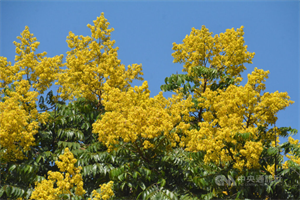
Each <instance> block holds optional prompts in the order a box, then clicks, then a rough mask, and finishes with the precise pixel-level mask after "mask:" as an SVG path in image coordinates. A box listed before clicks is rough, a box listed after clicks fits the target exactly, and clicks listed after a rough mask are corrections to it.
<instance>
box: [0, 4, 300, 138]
mask: <svg viewBox="0 0 300 200" xmlns="http://www.w3.org/2000/svg"><path fill="white" fill-rule="evenodd" d="M299 10H300V4H299V1H253V2H251V1H245V2H242V1H224V2H223V1H187V2H184V1H162V2H160V1H153V2H151V1H141V2H140V1H129V2H123V1H75V2H71V1H63V2H59V1H53V2H51V1H25V2H24V1H13V0H10V1H3V0H2V1H0V17H1V19H0V20H1V21H0V23H1V26H0V56H5V57H7V58H8V60H9V61H12V63H14V56H15V46H14V45H13V41H15V40H16V37H17V36H19V35H20V33H21V32H22V31H23V30H24V28H25V26H26V25H27V26H29V28H30V32H32V33H34V35H35V36H36V37H37V39H38V41H39V42H40V43H41V44H40V46H39V49H38V52H43V51H47V52H48V56H50V57H52V56H55V55H59V54H64V55H66V52H67V51H68V50H69V49H68V46H67V43H66V36H67V35H68V33H69V31H72V32H73V33H75V34H76V35H84V36H86V35H90V32H89V28H87V27H86V25H87V24H88V23H90V24H92V23H93V20H95V19H96V18H97V16H100V13H101V12H104V13H105V18H107V19H108V21H109V22H110V24H111V27H113V28H114V29H115V31H114V32H113V33H112V39H114V40H116V45H115V46H118V47H119V48H120V50H119V51H118V54H119V58H120V59H121V61H122V63H123V64H125V65H126V66H127V65H129V64H133V63H138V64H139V63H142V65H143V72H144V79H145V80H147V81H148V84H149V89H150V91H151V96H154V95H156V94H157V93H158V92H159V91H160V85H162V84H164V78H165V77H167V76H170V75H171V74H172V73H176V71H178V73H180V72H181V70H182V64H173V57H172V56H171V54H172V52H173V50H172V43H173V42H176V43H181V42H182V40H183V38H184V37H185V36H186V35H187V34H189V33H190V31H191V28H192V27H195V28H197V29H200V28H201V26H202V25H205V26H206V27H207V28H208V29H209V30H210V31H212V32H213V33H214V34H219V33H221V32H224V31H225V30H226V29H228V28H229V29H230V28H232V27H234V28H239V27H240V26H241V25H243V26H244V27H245V28H244V31H245V35H244V37H245V42H246V44H247V45H248V50H249V51H250V52H255V53H256V55H255V57H254V59H253V64H252V65H247V68H248V69H247V71H245V72H244V73H243V74H242V75H243V78H244V80H245V81H246V77H247V74H248V73H250V72H251V71H253V69H254V67H257V68H259V69H264V70H270V74H269V79H268V80H267V83H266V86H267V89H266V91H268V92H275V91H277V90H278V91H279V92H285V91H286V92H288V94H289V95H290V97H291V99H292V100H293V101H295V103H294V104H293V105H292V106H290V107H289V108H287V109H286V110H284V111H280V112H279V114H278V117H279V120H278V122H277V126H279V127H281V126H291V127H292V128H296V129H298V130H299V100H300V99H299ZM245 81H243V83H245ZM135 84H138V85H140V84H141V82H135ZM299 135H300V134H298V136H296V138H299ZM283 141H285V140H283Z"/></svg>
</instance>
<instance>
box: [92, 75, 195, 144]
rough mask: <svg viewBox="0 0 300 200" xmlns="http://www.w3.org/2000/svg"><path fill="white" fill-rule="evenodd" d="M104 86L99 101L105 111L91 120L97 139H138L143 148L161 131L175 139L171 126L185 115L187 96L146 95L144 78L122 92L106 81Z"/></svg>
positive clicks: (174, 142) (160, 133)
mask: <svg viewBox="0 0 300 200" xmlns="http://www.w3.org/2000/svg"><path fill="white" fill-rule="evenodd" d="M105 89H106V91H107V92H106V95H105V96H103V98H104V99H103V100H104V101H103V104H104V106H105V108H106V110H107V112H106V113H105V114H104V115H103V117H102V118H101V120H98V121H96V122H95V123H94V124H93V132H94V133H97V134H98V136H99V141H100V142H103V143H105V144H106V145H107V146H108V147H109V146H110V145H111V144H117V143H118V142H119V139H120V138H122V139H123V140H124V142H131V143H134V142H135V141H136V140H138V139H139V140H140V139H142V141H143V147H144V148H145V149H148V148H154V144H152V143H151V141H150V140H151V139H153V138H156V137H159V136H162V135H164V136H166V137H167V138H168V139H169V140H170V141H171V143H172V146H175V145H176V142H179V140H180V138H179V136H178V135H177V134H176V133H175V132H171V130H172V129H173V128H174V126H175V125H176V124H177V123H180V122H181V121H182V117H183V116H185V118H188V115H189V110H188V108H189V107H191V106H192V105H193V103H192V102H191V99H187V100H182V98H183V97H182V96H181V95H177V96H175V95H174V96H173V97H172V98H170V99H166V98H164V97H163V94H162V93H159V94H158V95H157V96H155V97H154V98H150V91H149V90H148V84H147V82H146V81H145V82H144V83H143V85H142V86H140V87H137V86H135V87H134V88H129V89H128V91H123V92H122V91H120V90H119V89H118V88H110V87H109V86H108V85H106V87H105Z"/></svg>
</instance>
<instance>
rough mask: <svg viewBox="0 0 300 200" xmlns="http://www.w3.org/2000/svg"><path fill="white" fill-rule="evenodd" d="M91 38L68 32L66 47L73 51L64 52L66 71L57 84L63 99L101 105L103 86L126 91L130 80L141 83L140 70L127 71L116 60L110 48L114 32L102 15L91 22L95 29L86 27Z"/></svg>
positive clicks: (113, 51)
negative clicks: (80, 98) (96, 102)
mask: <svg viewBox="0 0 300 200" xmlns="http://www.w3.org/2000/svg"><path fill="white" fill-rule="evenodd" d="M87 26H88V28H89V29H90V30H91V36H86V37H84V36H75V34H74V33H72V32H70V33H69V36H68V37H67V43H68V46H69V48H71V49H72V50H71V51H69V52H67V58H66V67H67V68H66V69H65V70H63V71H62V73H61V74H60V75H59V79H58V82H57V84H58V85H61V86H62V87H61V88H60V89H59V92H60V93H61V95H60V96H61V97H62V98H63V99H73V98H74V97H84V98H86V99H89V100H98V101H101V98H102V95H103V84H104V83H107V84H109V85H110V86H111V87H116V88H119V89H121V90H124V89H125V88H127V87H129V84H130V83H131V82H132V80H133V79H138V80H142V78H141V77H139V75H143V73H142V72H141V70H142V66H141V65H138V64H133V65H131V66H130V65H129V66H128V67H127V70H126V69H125V66H124V65H123V64H121V61H120V60H119V59H118V53H117V51H118V47H116V48H113V45H114V43H115V41H114V40H111V39H110V35H111V32H112V31H113V30H114V29H113V28H111V29H109V28H108V26H109V22H107V19H105V17H104V13H101V16H100V17H98V18H97V19H96V20H94V26H92V25H90V24H88V25H87Z"/></svg>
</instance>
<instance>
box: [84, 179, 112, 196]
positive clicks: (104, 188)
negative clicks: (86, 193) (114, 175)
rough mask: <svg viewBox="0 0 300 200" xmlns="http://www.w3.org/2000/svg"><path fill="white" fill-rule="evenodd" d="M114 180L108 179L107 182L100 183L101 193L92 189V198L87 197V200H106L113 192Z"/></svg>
mask: <svg viewBox="0 0 300 200" xmlns="http://www.w3.org/2000/svg"><path fill="white" fill-rule="evenodd" d="M113 184H114V182H113V181H109V182H108V183H107V184H103V185H100V188H101V193H98V192H97V191H96V190H93V192H92V195H93V198H92V199H91V198H88V200H101V199H103V200H108V199H110V198H111V197H112V196H114V192H113V190H112V187H113Z"/></svg>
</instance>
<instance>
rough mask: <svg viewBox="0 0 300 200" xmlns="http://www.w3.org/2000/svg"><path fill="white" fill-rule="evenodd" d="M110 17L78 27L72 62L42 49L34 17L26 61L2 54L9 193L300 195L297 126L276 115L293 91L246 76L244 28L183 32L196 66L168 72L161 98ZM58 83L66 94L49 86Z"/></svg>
mask: <svg viewBox="0 0 300 200" xmlns="http://www.w3.org/2000/svg"><path fill="white" fill-rule="evenodd" d="M108 26H109V23H108V22H107V20H106V19H105V17H104V14H103V13H102V14H101V16H100V17H98V18H97V19H96V20H95V21H94V26H92V25H88V28H89V29H90V30H91V35H90V36H86V37H84V36H75V34H74V33H72V32H70V33H69V36H68V37H67V43H68V45H69V47H70V49H71V50H70V51H68V52H67V57H66V62H65V63H63V61H62V58H63V56H62V55H61V56H55V57H53V58H47V57H45V56H46V52H44V53H40V54H37V53H35V51H36V49H37V48H38V45H39V43H38V42H37V39H36V38H35V37H33V34H32V33H30V32H29V28H28V27H25V30H24V31H23V32H22V33H21V37H18V39H19V40H20V41H21V42H20V43H17V42H15V43H14V44H15V45H16V53H17V56H16V59H15V64H14V65H11V63H10V62H7V59H6V58H4V57H1V58H0V69H1V70H0V87H1V88H0V89H1V91H0V94H1V95H0V97H1V99H0V100H1V102H0V116H1V118H0V136H1V137H0V155H1V157H0V162H1V166H0V170H1V171H0V173H1V179H0V197H1V198H15V199H16V198H20V199H29V198H31V199H46V198H52V199H61V198H67V199H87V198H90V199H100V198H102V199H109V198H115V199H220V198H222V199H233V198H234V199H244V198H264V199H266V198H286V199H295V198H299V192H298V188H297V187H296V186H297V184H299V171H300V161H299V160H300V153H299V152H300V151H299V147H300V144H299V141H297V140H294V139H293V138H292V137H291V135H293V134H296V133H297V130H295V129H292V128H290V127H277V126H276V121H277V113H278V111H280V110H283V109H285V108H286V107H288V106H289V105H291V104H292V103H293V102H292V101H291V100H290V97H289V96H288V94H287V93H279V92H275V93H268V92H264V90H265V89H266V88H265V84H264V82H265V81H266V79H267V78H268V74H269V71H264V70H261V69H257V68H255V70H254V71H253V72H252V73H251V74H249V75H248V82H247V83H246V84H245V85H244V86H242V85H241V84H240V83H241V81H242V77H241V73H242V72H243V71H244V70H245V69H246V67H245V63H252V59H253V57H254V53H251V52H248V50H247V45H245V44H244V43H245V42H244V38H243V34H244V32H243V27H241V28H238V29H236V30H234V29H228V30H226V32H224V33H221V34H219V35H218V34H217V35H215V36H214V37H213V36H212V33H211V32H209V30H208V29H207V28H206V27H205V26H203V27H202V28H201V30H197V29H194V28H193V29H192V31H191V34H190V35H188V36H186V37H185V39H184V40H183V43H182V44H176V43H174V44H173V50H174V51H175V52H174V53H173V54H172V55H173V57H174V62H179V63H183V72H185V73H184V74H173V75H171V76H170V77H167V78H166V79H165V84H164V85H162V86H161V89H162V91H171V92H173V96H172V97H171V98H168V99H166V98H165V97H164V96H163V92H160V93H159V94H158V95H156V96H154V97H150V91H149V89H148V83H147V81H144V82H143V84H142V86H140V87H138V86H134V87H133V86H131V83H132V80H134V79H137V80H143V79H142V77H140V75H143V73H142V68H141V65H138V64H133V65H131V66H128V67H127V68H125V66H124V65H123V64H121V61H120V60H119V59H118V57H117V50H118V48H114V47H113V45H114V43H115V41H113V40H111V38H110V33H111V32H112V31H113V28H109V27H108ZM62 67H65V69H63V68H62ZM53 82H55V84H57V85H59V90H58V91H57V95H54V94H53V91H52V90H50V91H48V92H47V94H46V95H45V96H44V92H45V91H47V90H48V89H49V88H50V87H51V85H52V84H53ZM38 97H39V101H38ZM279 136H281V137H288V136H289V141H288V142H286V143H283V144H279ZM282 154H287V156H288V158H289V160H288V161H286V162H283V155H282ZM59 160H61V161H59ZM16 177H18V178H16ZM240 177H244V178H245V177H263V178H266V177H268V179H263V182H262V183H260V185H259V184H258V183H256V184H253V185H250V186H249V185H247V184H246V182H245V181H244V180H243V179H240ZM278 177H281V178H280V179H278ZM99 186H100V188H99Z"/></svg>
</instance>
